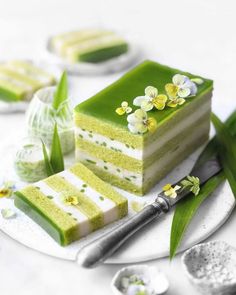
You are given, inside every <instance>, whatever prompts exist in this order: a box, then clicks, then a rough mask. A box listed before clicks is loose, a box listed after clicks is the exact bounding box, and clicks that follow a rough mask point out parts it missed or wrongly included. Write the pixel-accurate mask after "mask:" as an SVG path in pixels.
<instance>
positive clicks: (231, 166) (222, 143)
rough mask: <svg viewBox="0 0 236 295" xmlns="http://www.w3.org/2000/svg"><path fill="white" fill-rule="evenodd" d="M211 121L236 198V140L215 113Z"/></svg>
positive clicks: (220, 154)
mask: <svg viewBox="0 0 236 295" xmlns="http://www.w3.org/2000/svg"><path fill="white" fill-rule="evenodd" d="M211 120H212V123H213V125H214V127H215V130H216V136H217V140H218V145H217V147H218V154H219V157H220V160H221V164H222V165H223V167H224V173H225V176H226V178H227V180H228V181H229V184H230V187H231V190H232V192H233V194H234V197H235V198H236V139H235V138H234V137H233V136H232V135H231V134H230V132H229V129H228V127H227V126H226V125H225V124H224V123H222V122H221V121H220V119H219V118H218V117H217V116H216V115H215V114H213V113H212V115H211Z"/></svg>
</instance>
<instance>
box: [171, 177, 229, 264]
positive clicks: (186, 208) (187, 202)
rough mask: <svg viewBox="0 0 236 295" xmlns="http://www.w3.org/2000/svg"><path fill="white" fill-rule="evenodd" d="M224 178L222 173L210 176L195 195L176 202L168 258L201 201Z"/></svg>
mask: <svg viewBox="0 0 236 295" xmlns="http://www.w3.org/2000/svg"><path fill="white" fill-rule="evenodd" d="M223 180H224V174H223V173H222V172H221V173H220V174H218V175H216V176H214V177H212V178H211V179H210V180H208V181H207V182H206V183H205V184H204V185H203V186H202V187H201V190H200V193H199V194H198V195H197V196H195V195H194V194H190V195H189V197H187V198H185V199H183V200H182V201H181V202H180V203H179V204H178V210H176V211H175V214H174V217H173V221H172V227H171V247H170V259H172V258H173V257H174V255H175V253H176V250H177V249H178V246H179V245H180V242H181V240H182V238H183V235H184V233H185V231H186V229H187V227H188V225H189V223H190V221H191V220H192V218H193V217H194V215H195V214H196V212H197V210H198V208H199V206H200V205H201V204H202V203H203V201H204V200H205V199H206V198H207V197H208V196H209V195H210V194H211V193H212V192H213V191H214V190H215V189H216V188H217V187H218V185H219V184H220V183H221V182H222V181H223Z"/></svg>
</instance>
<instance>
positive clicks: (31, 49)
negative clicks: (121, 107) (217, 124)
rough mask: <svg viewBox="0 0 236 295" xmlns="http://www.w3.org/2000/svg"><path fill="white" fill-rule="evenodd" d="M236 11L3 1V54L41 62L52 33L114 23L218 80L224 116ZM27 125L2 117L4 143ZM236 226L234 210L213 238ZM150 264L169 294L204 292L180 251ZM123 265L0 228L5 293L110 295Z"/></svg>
mask: <svg viewBox="0 0 236 295" xmlns="http://www.w3.org/2000/svg"><path fill="white" fill-rule="evenodd" d="M235 14H236V2H235V1H234V0H225V1H222V0H220V1H218V0H197V1H195V0H194V1H192V0H178V1H170V0H165V1H164V0H162V1H160V0H146V1H144V0H136V1H134V0H119V1H118V0H86V1H81V0H77V1H76V0H57V1H56V0H47V1H45V0H20V1H19V0H15V1H14V0H0V60H2V59H5V58H13V57H22V58H32V59H37V60H41V59H43V58H44V56H45V41H46V39H47V37H48V36H50V35H51V34H53V33H56V32H60V31H64V30H65V31H66V30H70V29H74V28H80V27H84V26H90V27H93V26H101V27H105V28H106V27H107V28H112V29H115V30H117V31H119V32H121V33H123V34H125V35H127V36H129V38H130V40H132V41H133V42H134V43H136V44H138V45H139V46H140V47H142V48H143V56H144V57H146V58H149V59H154V60H157V61H159V62H161V63H164V64H168V65H170V66H174V67H177V68H181V69H184V70H186V71H190V72H193V73H196V74H199V75H202V76H206V77H209V78H212V79H213V80H214V81H215V91H214V99H213V110H214V111H215V112H216V113H217V114H218V115H220V116H221V118H222V119H224V117H225V116H226V115H227V114H229V113H230V112H231V111H232V110H233V109H235V107H236V92H234V89H235V85H236V81H235V80H236V73H235V66H236V34H235V28H236V17H235ZM120 75H121V73H117V74H113V75H110V76H102V77H86V78H85V77H79V78H77V77H71V78H70V82H71V83H73V85H75V87H74V88H73V93H72V96H73V98H74V99H75V100H80V99H85V98H87V97H89V96H90V95H92V94H93V93H96V92H97V91H98V90H100V89H102V88H103V87H105V86H106V85H108V84H110V83H111V82H112V81H114V80H115V79H117V77H119V76H120ZM223 110H224V112H223ZM6 126H7V128H6ZM16 126H17V129H16ZM20 128H23V115H21V114H17V115H16V114H15V115H0V144H1V138H5V137H6V136H9V135H10V134H13V133H14V132H18V130H20ZM19 132H20V131H19ZM0 156H4V155H0ZM235 228H236V217H235V216H234V214H232V216H231V218H230V220H229V221H228V222H227V223H226V224H225V225H224V226H223V227H222V228H221V229H220V230H219V231H218V232H217V233H216V234H215V235H214V236H212V237H211V238H210V240H212V239H222V240H225V241H227V242H229V243H231V244H232V245H234V246H236V239H235V238H233V232H235ZM149 264H150V265H155V266H159V267H160V268H161V269H162V270H163V271H165V272H166V274H167V275H168V278H169V280H170V282H171V287H170V290H169V292H168V294H174V295H180V294H181V295H185V294H186V295H188V294H191V295H195V294H197V293H195V291H194V289H193V288H192V286H191V285H190V284H189V282H188V281H187V279H186V278H185V277H184V274H183V272H182V271H181V269H180V257H179V256H178V257H177V258H176V259H175V260H174V261H173V262H172V263H171V264H170V263H169V261H168V260H167V259H161V260H158V261H154V262H151V263H149ZM118 269H119V266H102V267H101V268H100V269H95V270H91V271H85V270H81V269H79V268H78V267H77V266H76V265H75V264H73V263H70V262H65V261H60V260H57V259H53V258H51V257H47V256H44V255H42V254H39V253H36V252H34V251H32V250H30V249H27V248H25V247H24V246H21V245H19V244H17V243H16V242H14V241H12V240H11V239H10V238H8V237H7V236H5V235H4V234H2V233H0V293H1V294H4V295H12V294H15V293H17V294H19V295H28V294H30V295H31V294H34V295H41V294H43V295H47V294H53V293H57V295H61V294H71V295H74V294H81V295H93V294H96V295H109V294H111V291H110V287H109V283H110V280H111V278H112V276H113V275H114V273H115V272H116V270H118Z"/></svg>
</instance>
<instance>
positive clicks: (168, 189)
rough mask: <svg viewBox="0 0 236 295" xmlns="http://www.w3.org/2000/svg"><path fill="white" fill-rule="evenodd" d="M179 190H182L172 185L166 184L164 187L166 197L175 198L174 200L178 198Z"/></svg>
mask: <svg viewBox="0 0 236 295" xmlns="http://www.w3.org/2000/svg"><path fill="white" fill-rule="evenodd" d="M179 189H181V186H179V185H176V186H175V187H173V186H172V185H171V184H170V183H168V184H166V185H165V186H164V187H163V191H164V194H165V196H167V197H170V198H173V199H175V198H176V197H177V193H176V191H178V190H179Z"/></svg>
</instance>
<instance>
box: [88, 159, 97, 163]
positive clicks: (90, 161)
mask: <svg viewBox="0 0 236 295" xmlns="http://www.w3.org/2000/svg"><path fill="white" fill-rule="evenodd" d="M86 161H87V162H88V163H91V164H97V163H96V162H94V161H92V160H90V159H86Z"/></svg>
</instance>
